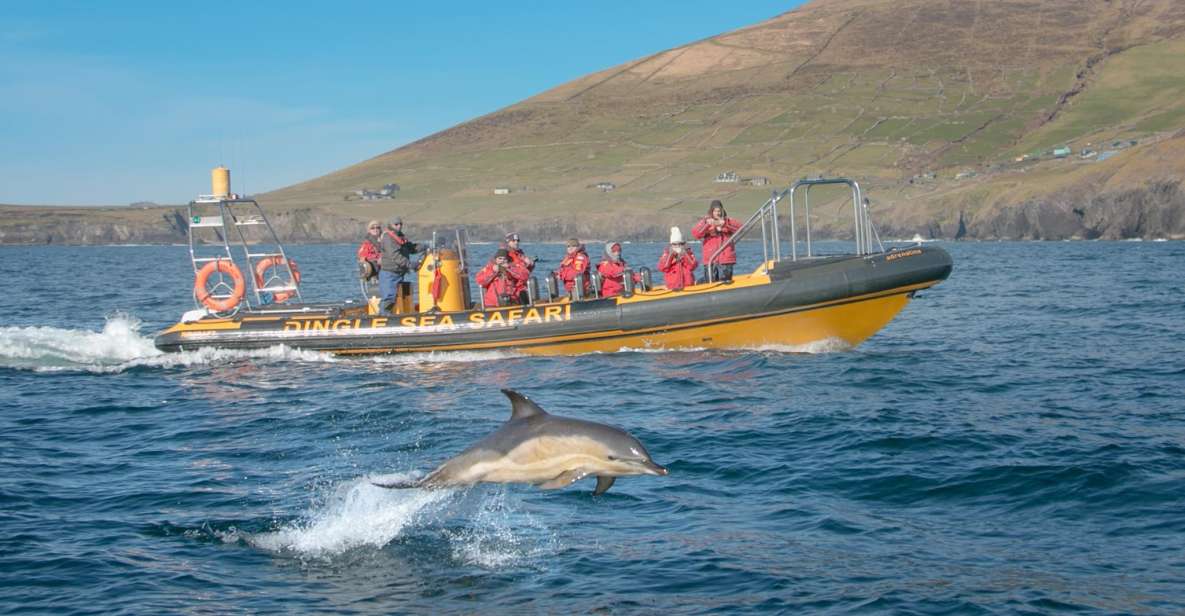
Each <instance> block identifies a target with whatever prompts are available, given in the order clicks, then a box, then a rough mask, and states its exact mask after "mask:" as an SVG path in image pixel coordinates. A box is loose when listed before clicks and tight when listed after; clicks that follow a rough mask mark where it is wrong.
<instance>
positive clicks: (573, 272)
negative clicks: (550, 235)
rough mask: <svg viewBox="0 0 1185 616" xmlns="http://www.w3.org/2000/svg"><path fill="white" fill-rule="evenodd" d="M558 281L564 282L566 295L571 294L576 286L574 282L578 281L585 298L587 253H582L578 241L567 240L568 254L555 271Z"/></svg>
mask: <svg viewBox="0 0 1185 616" xmlns="http://www.w3.org/2000/svg"><path fill="white" fill-rule="evenodd" d="M555 273H556V274H558V275H559V277H560V280H562V281H564V290H565V291H567V292H568V293H571V292H572V287H573V286H575V285H576V281H577V280H580V285H581V289H582V290H583V291H584V295H585V296H586V297H587V296H588V292H589V290H590V289H589V276H588V253H587V252H585V251H584V246H583V245H581V244H580V240H578V239H576V238H571V239H569V240H568V254H567V255H565V256H564V260H563V261H560V269H558V270H556V272H555Z"/></svg>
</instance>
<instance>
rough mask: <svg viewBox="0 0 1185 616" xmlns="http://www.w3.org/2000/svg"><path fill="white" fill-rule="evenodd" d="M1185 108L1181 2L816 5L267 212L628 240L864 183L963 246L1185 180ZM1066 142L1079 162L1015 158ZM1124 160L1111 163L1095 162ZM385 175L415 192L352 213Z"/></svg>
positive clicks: (586, 82)
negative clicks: (991, 228) (360, 194)
mask: <svg viewBox="0 0 1185 616" xmlns="http://www.w3.org/2000/svg"><path fill="white" fill-rule="evenodd" d="M1182 100H1185V3H1181V2H1179V1H1176V0H1151V1H1134V0H1127V1H1124V0H1114V1H1106V0H1041V1H1037V0H992V1H991V2H986V1H983V2H972V1H966V2H962V1H960V2H951V1H945V0H944V1H939V0H894V1H892V2H890V1H885V0H816V1H815V2H813V3H811V4H808V5H806V6H804V7H802V8H801V9H798V10H795V11H791V12H789V13H786V14H784V15H780V16H778V17H775V18H773V19H770V20H768V21H766V22H763V23H760V24H756V25H754V26H752V27H749V28H744V29H741V30H738V31H735V32H729V33H725V34H721V35H719V36H716V37H712V38H710V39H706V40H703V41H698V42H695V43H692V44H689V45H686V46H684V47H679V48H676V49H672V50H669V51H664V52H661V53H658V54H655V55H653V56H649V57H646V58H642V59H640V60H637V61H634V62H630V63H627V64H625V65H621V66H617V67H613V68H611V69H608V70H605V71H602V72H600V73H596V74H593V75H589V76H587V77H584V78H582V79H579V80H576V81H573V82H571V83H567V84H564V85H561V86H559V87H557V88H555V89H553V90H550V91H548V92H545V93H543V94H540V95H538V96H536V97H533V98H531V99H528V100H526V101H523V102H521V103H519V104H516V105H513V106H511V107H508V108H506V109H503V110H500V111H498V112H495V113H492V114H490V115H487V116H484V117H481V118H477V119H475V120H472V121H470V122H466V123H464V124H461V125H458V126H456V127H453V128H451V129H448V130H446V131H443V132H441V133H437V134H435V135H432V136H430V137H428V138H426V139H423V140H420V141H418V142H416V143H413V144H410V145H408V146H405V147H402V148H399V149H397V150H394V151H392V152H389V153H387V154H384V155H382V156H378V157H376V158H373V159H371V160H368V161H365V162H362V163H359V164H357V165H354V166H352V167H348V168H346V169H343V170H341V171H338V172H335V173H332V174H329V175H327V176H324V177H321V178H317V179H315V180H312V181H309V182H304V183H301V184H298V185H295V186H292V187H289V188H285V189H283V190H279V191H276V192H274V193H271V194H269V195H267V196H266V198H267V199H268V201H269V203H274V204H276V205H279V206H285V207H309V206H329V207H331V208H332V209H333V210H334V211H337V212H340V213H343V214H347V215H350V216H353V217H356V218H359V219H362V218H367V217H369V216H371V215H372V214H374V213H381V214H383V215H386V214H392V213H400V214H403V215H405V216H409V217H413V218H414V219H415V220H417V221H423V222H425V223H446V222H449V221H456V220H465V221H471V222H474V223H485V224H497V223H499V222H502V221H506V222H505V224H506V226H507V227H510V226H520V227H524V226H525V227H527V228H539V229H541V230H549V231H556V232H559V231H562V230H570V231H585V232H593V233H598V232H599V233H614V232H618V233H623V232H629V231H631V230H634V229H638V228H647V227H655V228H657V227H661V226H663V225H665V224H667V223H669V222H677V221H686V220H688V219H689V218H690V217H691V216H693V215H696V214H698V213H699V212H700V211H701V210H702V209H703V208H704V205H705V204H706V202H707V201H708V200H709V199H713V198H720V199H724V200H725V201H726V203H728V204H730V205H731V206H732V209H733V210H734V211H737V212H741V211H748V210H751V209H752V208H753V207H755V206H756V205H757V204H758V203H759V202H760V201H762V200H763V199H764V198H765V197H766V196H767V195H768V193H769V188H770V187H768V186H747V185H741V184H720V183H715V182H713V178H714V177H716V175H717V174H719V173H721V172H725V171H734V172H736V173H737V174H738V175H739V176H741V177H750V178H752V177H766V178H769V180H770V181H771V182H772V183H773V184H774V185H785V184H787V183H789V182H790V181H792V180H793V179H796V178H799V177H804V176H813V175H819V174H822V175H848V176H854V177H857V178H859V179H860V180H861V181H862V182H863V183H864V184H865V185H866V186H867V187H868V188H869V192H870V194H871V195H872V196H873V197H874V199H875V203H876V208H877V210H878V212H879V214H878V219H881V220H883V221H884V222H883V224H886V225H888V226H889V227H890V228H891V229H893V230H895V231H897V232H899V233H903V234H905V233H910V234H911V233H912V232H922V233H927V232H928V233H933V234H935V235H949V234H950V233H953V231H954V229H955V228H956V227H957V221H958V219H959V216H960V214H962V215H963V216H964V218H965V219H966V220H967V221H969V222H970V223H971V228H972V229H978V227H977V221H978V222H983V223H986V222H987V221H988V220H995V219H996V218H998V217H999V216H1000V215H1002V214H1003V213H1005V212H1006V211H1007V210H1009V209H1010V208H1016V207H1021V206H1025V205H1026V204H1028V206H1030V207H1031V206H1032V204H1033V203H1038V202H1042V201H1043V200H1050V199H1052V200H1057V199H1063V200H1064V199H1066V198H1067V197H1066V196H1065V195H1066V193H1065V191H1066V190H1067V189H1069V188H1073V187H1084V186H1090V187H1092V188H1094V189H1097V190H1101V191H1104V192H1106V191H1128V190H1141V189H1144V188H1146V186H1147V185H1148V184H1149V183H1150V182H1156V181H1160V180H1172V179H1173V178H1178V177H1180V175H1181V171H1183V169H1182V166H1183V163H1182V157H1180V156H1176V155H1174V154H1173V153H1178V152H1179V151H1180V149H1181V144H1180V143H1179V141H1180V140H1181V139H1182V137H1181V135H1180V134H1179V131H1180V129H1182V128H1183V127H1185V105H1182V104H1181V103H1180V101H1182ZM1132 141H1135V146H1134V147H1132ZM1116 143H1118V144H1119V145H1118V146H1116V145H1114V144H1116ZM1063 146H1069V147H1070V148H1071V149H1072V150H1073V152H1074V155H1073V156H1072V157H1069V158H1066V159H1058V160H1028V161H1024V162H1022V163H1018V162H1016V161H1015V159H1016V158H1017V157H1020V156H1023V155H1025V154H1030V155H1033V158H1034V159H1039V158H1041V157H1042V155H1044V157H1045V158H1046V159H1048V158H1049V152H1050V151H1051V150H1053V149H1054V148H1058V147H1063ZM1120 146H1121V147H1122V152H1121V156H1115V157H1113V158H1111V159H1109V160H1107V161H1106V162H1092V159H1082V158H1080V157H1079V153H1080V152H1081V151H1082V150H1083V149H1093V150H1095V151H1099V152H1101V151H1105V150H1110V149H1119V148H1120ZM956 176H961V177H959V179H958V180H956V179H955V178H956ZM1071 178H1072V181H1071ZM387 182H397V183H399V184H400V186H401V187H402V191H401V193H400V196H399V198H398V199H397V200H394V201H386V202H381V201H380V202H363V201H348V200H346V197H347V195H349V194H350V193H351V192H352V191H353V190H355V189H358V188H362V187H376V186H379V185H382V184H384V183H387ZM598 182H612V183H614V184H615V185H616V189H615V190H613V191H612V192H601V191H599V190H597V189H596V188H595V187H594V185H595V184H597V183H598ZM497 187H506V188H509V189H511V193H510V194H508V195H497V196H496V195H494V194H493V190H494V188H497ZM1090 196H1097V195H1095V194H1090ZM1075 198H1082V195H1076V196H1075ZM820 217H821V224H824V225H825V226H826V225H827V224H830V223H831V221H830V220H828V219H829V218H834V217H835V216H834V215H833V214H827V213H824V212H820ZM835 225H837V229H836V231H837V232H838V233H842V229H839V228H838V225H840V222H839V221H836V222H835ZM979 230H980V231H982V229H979ZM1017 231H1018V235H1021V236H1024V235H1025V234H1026V232H1028V231H1031V230H1024V229H1019V230H1017ZM1088 234H1089V231H1088ZM980 235H982V233H980Z"/></svg>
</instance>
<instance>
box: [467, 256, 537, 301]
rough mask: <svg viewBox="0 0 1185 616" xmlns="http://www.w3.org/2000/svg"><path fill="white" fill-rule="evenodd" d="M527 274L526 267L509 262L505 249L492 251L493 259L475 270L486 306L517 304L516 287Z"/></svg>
mask: <svg viewBox="0 0 1185 616" xmlns="http://www.w3.org/2000/svg"><path fill="white" fill-rule="evenodd" d="M528 276H529V274H528V273H527V270H526V268H523V267H522V266H519V265H515V264H513V263H511V262H510V255H509V254H508V253H507V252H506V250H505V249H500V250H498V252H496V253H494V259H493V260H492V261H490V262H489V263H486V266H485V267H483V268H481V271H479V272H477V276H475V278H476V279H477V284H478V285H480V286H481V288H483V289H485V293H484V294H483V295H482V297H483V298H485V306H486V308H493V307H495V306H516V305H518V304H519V300H518V293H516V292H515V289H517V288H518V283H519V282H520V281H525V280H526V279H527V277H528Z"/></svg>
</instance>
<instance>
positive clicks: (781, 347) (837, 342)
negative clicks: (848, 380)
mask: <svg viewBox="0 0 1185 616" xmlns="http://www.w3.org/2000/svg"><path fill="white" fill-rule="evenodd" d="M746 350H749V351H759V352H767V353H806V354H810V355H815V354H820V353H840V352H843V351H850V350H852V345H850V344H848V342H847V341H846V340H844V339H843V338H824V339H822V340H815V341H814V342H808V343H806V344H763V345H759V346H753V347H748V348H747V349H746Z"/></svg>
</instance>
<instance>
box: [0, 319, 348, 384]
mask: <svg viewBox="0 0 1185 616" xmlns="http://www.w3.org/2000/svg"><path fill="white" fill-rule="evenodd" d="M140 325H141V323H140V320H139V319H137V318H135V317H133V316H129V315H126V314H117V315H113V316H110V317H108V318H107V322H106V323H105V324H104V325H103V329H102V331H98V332H95V331H89V330H84V329H64V328H59V327H0V368H16V369H19V370H32V371H35V372H63V371H79V372H91V373H118V372H123V371H125V370H129V369H131V368H136V367H140V366H150V367H159V368H170V367H174V366H194V365H204V364H219V363H226V362H228V361H234V360H236V359H245V358H251V359H271V360H278V361H285V360H294V361H315V362H331V361H335V359H334V358H333V357H332V356H331V355H328V354H325V353H318V352H315V351H301V350H297V349H290V348H287V347H283V346H275V347H271V348H267V349H262V350H257V351H230V350H224V349H213V348H209V349H201V350H198V351H185V352H182V353H164V352H162V351H160V350H158V349H157V348H156V347H155V346H154V345H153V343H152V338H150V337H148V336H144V335H142V334H141V333H140Z"/></svg>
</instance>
